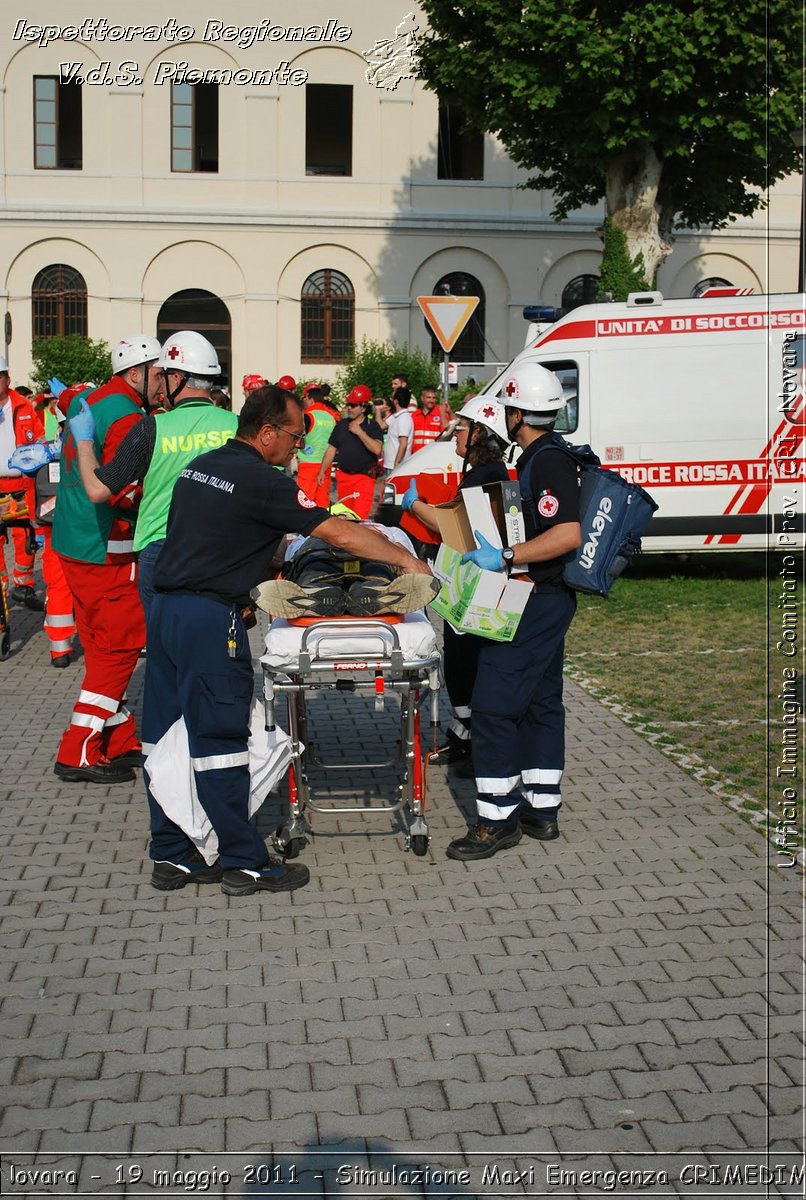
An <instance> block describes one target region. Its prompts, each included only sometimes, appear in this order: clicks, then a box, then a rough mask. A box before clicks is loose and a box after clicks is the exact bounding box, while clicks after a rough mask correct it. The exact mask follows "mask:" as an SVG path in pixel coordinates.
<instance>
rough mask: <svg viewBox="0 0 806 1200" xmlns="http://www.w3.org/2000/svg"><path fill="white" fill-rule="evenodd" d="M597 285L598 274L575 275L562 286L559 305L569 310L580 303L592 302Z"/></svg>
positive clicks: (577, 306)
mask: <svg viewBox="0 0 806 1200" xmlns="http://www.w3.org/2000/svg"><path fill="white" fill-rule="evenodd" d="M598 286H599V276H598V275H577V276H575V277H574V278H573V279H572V280H571V282H570V283H567V284H566V285H565V287H564V288H563V294H562V297H561V299H560V305H561V306H562V308H564V309H565V311H566V312H570V311H571V309H572V308H579V306H580V304H593V302H594V300H595V299H596V289H597V288H598Z"/></svg>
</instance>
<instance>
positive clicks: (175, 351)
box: [168, 346, 181, 361]
mask: <svg viewBox="0 0 806 1200" xmlns="http://www.w3.org/2000/svg"><path fill="white" fill-rule="evenodd" d="M180 353H181V351H180V349H179V347H178V346H171V348H170V350H169V351H168V357H169V358H170V359H171V361H173V359H175V358H179V355H180Z"/></svg>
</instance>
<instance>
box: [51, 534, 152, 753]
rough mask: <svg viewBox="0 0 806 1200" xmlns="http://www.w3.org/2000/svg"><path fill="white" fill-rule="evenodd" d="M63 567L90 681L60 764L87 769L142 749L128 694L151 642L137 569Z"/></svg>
mask: <svg viewBox="0 0 806 1200" xmlns="http://www.w3.org/2000/svg"><path fill="white" fill-rule="evenodd" d="M60 561H61V564H62V567H63V569H64V575H65V579H66V580H67V584H68V586H69V588H70V591H71V592H72V593H73V600H74V602H75V614H76V626H77V628H78V633H79V636H80V638H81V644H82V646H83V647H84V664H85V669H84V679H83V680H82V683H81V691H80V692H79V694H78V699H77V701H76V703H75V707H74V708H73V712H72V715H71V717H70V724H69V726H68V728H67V729H66V730H65V732H64V734H63V736H62V740H61V743H60V745H59V752H58V754H57V755H56V758H57V760H58V761H59V762H60V763H64V764H65V766H69V767H86V766H91V765H92V764H93V763H96V762H97V761H98V760H99V759H100V758H104V757H105V758H115V757H116V756H117V755H118V754H126V753H127V752H128V751H130V750H139V749H140V739H139V737H138V736H137V731H136V729H135V724H134V717H133V716H132V714H131V713H130V712H129V710H128V709H127V708H126V706H125V704H124V700H125V697H126V688H127V687H128V686H129V680H130V679H131V677H132V674H133V672H134V668H135V667H136V666H137V660H138V658H139V657H140V651H141V650H142V649H143V646H144V645H145V641H146V626H145V617H144V615H143V606H142V604H141V603H140V594H139V592H138V590H137V564H136V563H133V562H132V563H121V564H120V565H112V566H108V565H106V564H101V563H85V562H77V561H76V560H75V559H73V558H63V557H61V556H60Z"/></svg>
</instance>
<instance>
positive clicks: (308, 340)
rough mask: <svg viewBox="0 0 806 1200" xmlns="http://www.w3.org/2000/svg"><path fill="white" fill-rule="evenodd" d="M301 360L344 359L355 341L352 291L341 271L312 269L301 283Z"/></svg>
mask: <svg viewBox="0 0 806 1200" xmlns="http://www.w3.org/2000/svg"><path fill="white" fill-rule="evenodd" d="M300 300H301V309H302V338H301V343H302V344H301V349H300V358H301V360H302V362H318V363H340V362H346V361H347V359H348V357H349V355H350V352H351V350H352V348H353V346H354V344H355V292H354V291H353V285H352V283H351V282H350V280H349V279H348V278H347V276H346V275H342V273H341V271H333V270H331V269H330V268H329V267H328V268H326V269H325V270H323V271H314V273H313V275H309V276H308V278H307V279H306V280H305V282H304V283H303V285H302V295H301V297H300Z"/></svg>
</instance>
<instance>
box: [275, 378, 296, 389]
mask: <svg viewBox="0 0 806 1200" xmlns="http://www.w3.org/2000/svg"><path fill="white" fill-rule="evenodd" d="M276 386H277V387H278V388H282V389H283V391H284V392H294V391H296V388H297V381H296V379H295V378H294V376H293V375H281V376H280V378H279V379H278V380H277V384H276Z"/></svg>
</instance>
